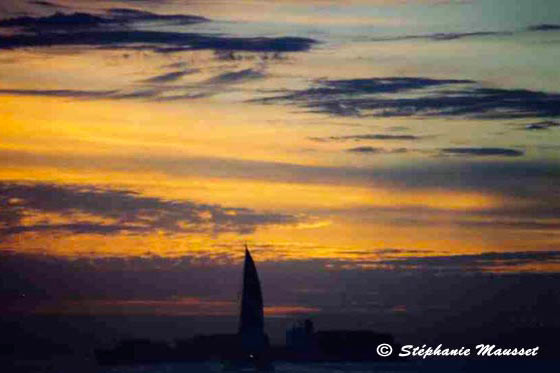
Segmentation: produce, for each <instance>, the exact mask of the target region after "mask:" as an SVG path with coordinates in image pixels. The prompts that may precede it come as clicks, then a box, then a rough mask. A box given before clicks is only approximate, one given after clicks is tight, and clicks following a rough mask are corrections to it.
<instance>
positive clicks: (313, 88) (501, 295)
mask: <svg viewBox="0 0 560 373" xmlns="http://www.w3.org/2000/svg"><path fill="white" fill-rule="evenodd" d="M0 17H1V19H0V121H1V126H0V271H1V273H2V275H1V276H2V290H1V293H0V297H1V300H0V303H2V306H1V307H2V311H1V312H3V313H9V314H51V313H54V314H57V313H62V314H93V315H97V314H105V315H106V314H131V315H137V314H150V315H160V314H161V315H224V314H232V315H234V314H235V313H236V312H237V311H236V310H237V307H236V305H235V302H236V299H237V298H236V296H237V293H238V292H239V287H240V285H241V263H242V262H241V259H242V256H243V245H244V243H247V244H248V245H249V247H250V249H251V250H252V252H253V256H254V258H255V261H256V262H257V267H258V268H259V271H260V273H261V277H262V282H263V291H264V297H265V305H266V306H267V310H266V312H267V314H268V315H269V316H274V315H292V314H298V315H299V314H321V313H334V312H345V313H361V314H371V315H376V314H381V315H383V314H392V313H397V314H402V313H405V314H406V313H410V314H416V315H419V314H423V313H426V312H431V311H433V310H441V309H447V308H449V307H450V306H449V305H450V304H453V307H458V309H462V310H470V309H472V308H473V307H479V308H480V309H486V310H487V311H488V312H492V314H493V315H494V314H495V313H497V314H500V312H501V311H500V310H504V309H508V310H520V309H523V310H524V312H525V311H526V312H528V313H530V314H532V313H533V311H535V310H539V312H541V311H542V313H543V315H541V314H540V313H539V315H541V316H542V317H544V318H546V317H548V316H546V314H547V312H550V313H553V311H554V310H558V309H559V304H558V295H559V293H558V287H557V286H553V284H555V283H556V284H557V280H558V277H557V275H558V273H559V271H560V252H559V251H558V249H559V247H560V192H559V190H560V189H559V188H558V185H559V182H560V163H559V160H560V156H559V154H560V145H559V144H560V70H559V69H558V61H559V60H560V6H559V5H558V1H557V0H348V1H342V0H340V1H335V0H314V1H313V0H306V1H295V0H282V1H280V0H279V1H272V0H208V1H204V0H192V1H179V0H161V1H156V0H135V1H133V0H120V1H117V0H115V1H109V0H102V1H93V0H91V1H87V0H83V1H70V0H48V1H16V0H7V1H2V3H1V4H0ZM415 286H416V287H415ZM451 288H453V290H451ZM523 307H525V308H523ZM477 309H478V308H477ZM479 311H480V310H479ZM372 317H373V316H372ZM539 317H540V316H539Z"/></svg>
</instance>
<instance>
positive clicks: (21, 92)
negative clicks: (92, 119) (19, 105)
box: [0, 89, 118, 98]
mask: <svg viewBox="0 0 560 373" xmlns="http://www.w3.org/2000/svg"><path fill="white" fill-rule="evenodd" d="M117 93H118V91H82V90H75V89H0V95H17V96H46V97H69V98H106V97H112V96H114V95H116V94H117Z"/></svg>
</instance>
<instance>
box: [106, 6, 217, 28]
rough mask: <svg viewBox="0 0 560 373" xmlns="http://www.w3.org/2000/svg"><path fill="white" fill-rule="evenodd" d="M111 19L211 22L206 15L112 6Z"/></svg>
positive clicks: (170, 22) (177, 22)
mask: <svg viewBox="0 0 560 373" xmlns="http://www.w3.org/2000/svg"><path fill="white" fill-rule="evenodd" d="M107 13H108V15H109V16H110V19H111V20H112V21H113V22H117V23H127V22H165V23H167V24H176V25H190V24H195V23H201V22H209V21H210V20H209V19H208V18H205V17H200V16H194V15H184V14H156V13H151V12H147V11H143V10H136V9H127V8H112V9H109V10H108V11H107Z"/></svg>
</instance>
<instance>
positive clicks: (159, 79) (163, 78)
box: [144, 69, 198, 83]
mask: <svg viewBox="0 0 560 373" xmlns="http://www.w3.org/2000/svg"><path fill="white" fill-rule="evenodd" d="M197 71H198V70H195V69H187V70H180V71H172V72H170V73H165V74H161V75H157V76H154V77H152V78H148V79H145V80H144V82H146V83H168V82H174V81H176V80H179V79H181V78H182V77H183V76H185V75H189V74H193V73H196V72H197Z"/></svg>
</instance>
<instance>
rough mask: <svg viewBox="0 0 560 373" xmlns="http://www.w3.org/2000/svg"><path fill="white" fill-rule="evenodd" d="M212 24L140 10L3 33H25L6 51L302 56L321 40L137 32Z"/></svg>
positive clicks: (25, 21) (22, 22)
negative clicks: (153, 26) (151, 25)
mask: <svg viewBox="0 0 560 373" xmlns="http://www.w3.org/2000/svg"><path fill="white" fill-rule="evenodd" d="M207 21H209V20H208V19H206V18H204V17H199V16H192V15H177V14H171V15H162V14H155V13H151V12H146V11H140V10H134V9H121V8H116V9H110V10H109V11H108V12H107V13H105V14H102V15H100V14H89V13H72V14H64V13H55V14H53V15H51V16H47V17H27V16H26V17H16V18H10V19H5V20H0V27H4V28H7V27H9V28H14V27H15V28H19V29H22V30H23V32H19V33H12V34H9V35H2V36H0V49H13V48H24V47H50V46H90V47H104V48H119V49H151V50H154V51H157V52H161V53H172V52H177V51H187V50H202V49H209V50H215V51H250V52H299V51H306V50H308V49H310V48H311V46H312V45H313V44H314V43H315V40H312V39H307V38H297V37H278V38H267V37H246V38H243V37H229V36H227V35H208V34H197V33H183V32H159V31H148V30H140V29H135V28H134V26H135V24H136V23H140V22H164V23H166V24H180V25H185V24H196V23H201V22H207Z"/></svg>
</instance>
